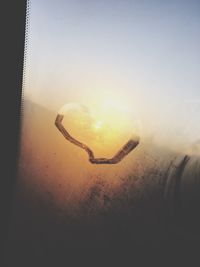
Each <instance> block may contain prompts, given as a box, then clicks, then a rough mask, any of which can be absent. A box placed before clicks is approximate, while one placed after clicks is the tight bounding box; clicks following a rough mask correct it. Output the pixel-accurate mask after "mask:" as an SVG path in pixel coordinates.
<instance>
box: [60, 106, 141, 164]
mask: <svg viewBox="0 0 200 267" xmlns="http://www.w3.org/2000/svg"><path fill="white" fill-rule="evenodd" d="M73 110H79V111H81V112H83V113H84V114H89V111H88V109H87V108H86V107H85V106H82V105H80V104H77V103H69V104H66V105H65V106H63V107H62V108H61V109H60V111H59V112H58V114H57V117H56V120H55V125H56V127H57V128H58V130H59V131H60V132H61V133H62V135H63V136H64V137H65V139H67V140H68V141H69V142H71V143H73V144H74V145H76V146H78V147H80V148H82V149H84V150H85V151H86V152H87V154H88V157H89V161H90V162H91V163H93V164H116V163H118V162H120V161H121V160H122V159H123V158H124V157H125V156H127V155H128V154H129V153H130V152H131V151H132V150H133V149H134V148H136V147H137V145H138V144H139V139H140V138H139V136H138V135H136V134H134V133H133V134H132V135H131V137H130V138H129V139H128V141H127V142H126V143H125V144H124V145H123V146H122V147H121V148H120V149H119V150H118V152H117V153H115V154H114V155H113V156H112V157H111V158H101V157H100V158H98V157H97V158H96V157H95V156H94V152H93V150H92V149H91V148H90V147H89V146H88V145H86V144H85V143H83V142H81V141H79V140H77V139H76V138H75V137H73V136H72V134H71V133H70V132H69V129H66V127H65V126H64V124H63V120H64V118H65V117H66V116H67V115H68V116H70V112H71V111H73ZM78 123H81V122H79V121H78ZM95 127H96V128H97V129H98V128H99V127H101V121H98V122H97V123H96V124H95ZM99 142H100V143H101V141H99ZM102 145H103V144H102Z"/></svg>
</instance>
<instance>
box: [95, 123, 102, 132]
mask: <svg viewBox="0 0 200 267" xmlns="http://www.w3.org/2000/svg"><path fill="white" fill-rule="evenodd" d="M101 127H102V121H96V122H95V124H94V128H95V129H96V130H99V129H100V128H101Z"/></svg>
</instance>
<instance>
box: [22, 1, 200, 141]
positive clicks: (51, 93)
mask: <svg viewBox="0 0 200 267" xmlns="http://www.w3.org/2000/svg"><path fill="white" fill-rule="evenodd" d="M199 14H200V2H199V1H198V0H197V1H195V0H191V1H189V0H188V1H184V0H173V1H172V0H168V1H160V0H101V1H100V0H98V1H97V0H93V1H92V0H54V1H52V0H31V8H30V28H29V37H28V38H29V45H28V54H27V62H28V65H27V69H26V87H25V91H24V95H25V98H28V99H30V100H32V101H33V102H35V103H37V104H40V105H42V106H45V107H46V108H49V109H52V110H54V111H57V110H59V108H60V107H61V106H62V105H64V104H65V103H67V102H79V103H81V104H85V105H88V106H90V105H95V104H96V103H99V102H101V101H102V102H103V101H110V99H112V100H114V101H116V102H117V103H119V105H121V106H127V107H128V108H130V110H133V112H136V113H137V114H138V117H139V118H140V120H141V122H142V126H143V131H144V133H146V134H149V135H153V136H154V138H156V139H159V138H160V140H161V141H162V142H164V143H166V142H167V140H170V142H171V143H172V144H177V143H180V145H181V144H185V143H187V144H192V143H194V142H196V141H197V140H198V139H200V123H199V118H200V52H199V51H200V50H199V44H200V31H199V29H200V16H199Z"/></svg>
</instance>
